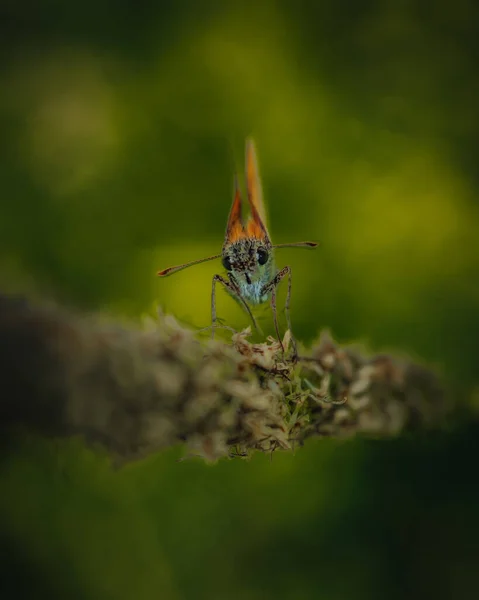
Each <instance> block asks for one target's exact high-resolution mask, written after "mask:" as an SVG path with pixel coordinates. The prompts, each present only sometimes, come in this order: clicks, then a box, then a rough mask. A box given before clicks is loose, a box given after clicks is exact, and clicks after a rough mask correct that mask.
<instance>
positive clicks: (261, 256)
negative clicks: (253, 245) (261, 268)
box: [258, 248, 269, 265]
mask: <svg viewBox="0 0 479 600" xmlns="http://www.w3.org/2000/svg"><path fill="white" fill-rule="evenodd" d="M268 258H269V255H268V251H267V250H266V249H265V248H258V262H259V264H260V265H265V264H266V263H267V262H268Z"/></svg>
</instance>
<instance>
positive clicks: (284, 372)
mask: <svg viewBox="0 0 479 600" xmlns="http://www.w3.org/2000/svg"><path fill="white" fill-rule="evenodd" d="M247 338H248V332H247V331H245V332H242V333H237V334H234V335H233V338H232V344H226V343H222V342H208V343H200V342H199V341H198V340H197V339H196V338H195V334H194V332H193V331H191V330H189V329H187V328H184V327H181V326H180V325H178V324H177V323H176V321H175V320H174V319H173V318H172V317H161V318H160V319H159V321H158V322H153V320H152V321H151V322H150V323H149V324H146V325H144V326H143V327H142V328H141V329H138V328H135V327H130V326H127V325H124V324H120V323H115V322H111V321H105V320H104V319H102V318H101V317H100V316H84V315H77V314H74V313H73V312H70V311H67V310H65V309H62V308H60V307H58V306H54V305H38V304H31V303H29V302H27V301H26V300H24V299H19V298H13V297H8V296H1V297H0V377H1V381H2V397H1V401H0V418H1V423H2V426H3V428H4V430H5V429H11V428H12V427H15V426H20V427H24V428H28V429H32V430H35V431H38V432H40V433H41V434H43V435H52V436H69V435H78V434H80V435H82V436H83V437H84V439H85V440H86V441H87V443H90V444H100V445H102V446H103V447H105V448H106V449H107V450H108V451H109V452H111V453H112V454H113V455H115V456H116V457H120V458H121V459H122V460H123V461H128V460H132V459H135V458H138V457H141V456H144V455H146V454H150V453H153V452H155V451H157V450H158V449H160V448H165V447H167V446H170V445H173V444H175V443H177V442H179V441H182V442H186V444H187V445H188V447H189V449H190V451H191V453H193V454H200V455H202V456H204V457H206V458H207V459H210V460H214V459H216V458H218V457H221V456H228V455H232V454H233V453H235V454H237V455H240V456H243V455H247V454H248V451H250V450H253V449H257V450H262V451H273V450H274V449H276V448H283V449H288V448H291V446H292V444H293V443H294V442H298V443H300V444H301V443H302V442H303V441H304V440H305V439H306V438H308V437H310V436H313V435H320V436H325V435H328V436H331V435H333V436H345V435H352V434H357V433H364V434H373V435H375V436H391V435H397V434H398V433H400V432H402V431H404V430H406V429H411V428H425V427H430V426H440V425H441V424H442V423H443V422H444V419H445V416H446V414H447V409H448V407H447V405H446V402H445V399H444V394H443V392H442V390H441V388H440V386H439V384H438V381H437V379H436V377H435V376H434V374H433V373H432V372H430V371H428V370H427V369H424V368H422V367H420V366H418V365H414V364H411V363H408V362H400V361H397V360H395V359H393V358H392V357H391V356H377V357H373V358H368V357H367V356H365V354H364V353H363V352H362V351H360V350H355V349H352V348H339V347H338V346H337V345H336V344H335V343H334V342H333V341H332V339H331V338H330V337H329V336H328V335H327V334H326V333H325V334H322V335H321V337H320V339H319V341H318V342H317V343H316V344H314V345H313V347H312V348H311V351H310V352H309V353H307V356H305V357H304V358H301V359H300V360H299V361H298V362H294V361H292V360H290V359H289V358H288V355H287V354H286V356H284V355H283V352H282V349H281V346H280V344H279V342H278V341H275V340H273V339H271V338H269V339H268V340H266V341H265V342H264V343H262V344H251V343H250V342H249V341H248V339H247ZM283 345H284V346H285V348H288V346H289V336H288V335H287V336H285V339H284V340H283Z"/></svg>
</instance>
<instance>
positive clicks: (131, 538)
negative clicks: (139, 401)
mask: <svg viewBox="0 0 479 600" xmlns="http://www.w3.org/2000/svg"><path fill="white" fill-rule="evenodd" d="M1 16H2V18H1V20H0V22H1V30H0V45H1V46H0V47H1V66H2V70H1V75H0V84H1V96H0V120H1V132H2V133H1V143H0V152H1V156H0V180H1V183H2V192H1V199H0V281H1V285H2V287H3V289H4V290H9V291H23V292H27V293H28V294H30V295H32V296H45V295H46V296H49V297H54V298H56V299H58V300H60V301H62V302H64V303H66V304H68V305H71V306H75V307H81V308H83V309H85V310H100V311H104V312H108V313H110V314H113V315H114V316H116V317H117V318H118V319H125V320H126V319H129V320H131V319H133V320H137V319H139V318H140V317H141V316H142V315H143V314H144V313H153V312H154V311H155V310H156V307H157V306H158V305H161V307H162V308H163V310H166V311H168V312H172V313H173V314H175V315H176V316H177V317H178V318H179V319H181V320H182V321H184V322H186V323H190V324H192V325H194V326H195V327H203V326H206V325H208V324H209V319H210V293H211V277H212V275H213V274H214V273H217V272H221V265H220V263H219V261H216V262H212V263H206V264H204V265H199V266H197V267H194V268H192V269H191V270H187V271H183V272H181V273H178V274H177V275H175V276H174V277H171V278H167V279H162V280H159V279H158V278H157V277H156V276H155V273H156V271H157V270H158V269H160V268H165V267H167V266H171V265H174V264H177V263H181V262H184V261H187V260H193V259H195V258H201V257H203V256H207V255H208V254H215V253H217V252H219V251H220V249H221V245H222V242H223V236H224V228H225V224H226V218H227V214H228V211H229V207H230V202H231V199H232V183H233V173H234V172H235V171H239V172H240V174H241V173H242V169H243V153H244V140H245V137H246V136H248V135H252V136H254V138H255V140H256V143H257V148H258V153H259V162H260V168H261V173H262V178H263V188H264V194H265V198H266V201H267V205H268V212H269V218H270V230H271V234H272V237H273V241H274V242H275V243H282V242H288V241H298V240H304V239H314V240H319V241H321V246H320V248H318V249H317V250H316V251H314V252H308V251H303V250H281V251H278V256H277V262H278V266H280V267H281V266H284V265H286V264H289V265H291V267H292V269H293V299H292V321H293V327H294V330H295V333H296V336H297V337H298V338H299V339H300V340H302V341H304V342H305V343H310V342H311V341H312V340H313V339H315V338H316V336H317V334H318V332H319V330H320V329H322V328H324V327H328V328H330V329H331V331H332V333H333V335H334V336H335V337H336V338H337V339H338V340H339V341H340V342H341V343H344V342H349V341H353V340H354V341H357V340H361V341H363V342H365V343H366V344H367V345H368V346H369V347H370V348H371V349H372V350H374V351H384V350H386V351H388V350H395V351H396V352H397V353H399V354H400V355H409V356H412V357H413V358H414V359H417V360H420V361H424V362H427V363H429V364H432V365H434V366H435V367H436V368H437V369H438V370H440V371H441V372H442V373H443V375H444V377H445V379H446V380H447V381H448V383H449V385H450V386H451V388H452V389H453V390H454V395H455V396H456V398H458V399H461V400H469V399H470V398H473V397H477V396H476V395H477V390H478V387H477V384H478V380H479V376H478V367H477V365H478V360H477V345H478V344H477V340H478V339H479V312H478V308H479V240H478V235H477V232H478V231H479V207H478V202H477V194H478V189H479V178H478V169H477V156H478V155H479V131H478V130H479V114H478V113H479V110H478V106H479V78H478V75H477V64H478V60H479V42H478V40H479V33H478V32H479V27H478V25H479V9H478V8H477V7H476V3H474V2H473V1H472V0H456V1H455V2H454V3H450V2H445V1H443V0H442V1H440V2H435V3H427V2H398V1H392V0H391V1H390V2H365V3H362V4H359V3H352V2H346V1H344V0H342V1H339V2H338V1H336V2H333V1H332V0H323V1H320V2H312V1H310V2H307V1H304V0H301V1H300V0H298V1H297V2H295V3H292V2H289V3H287V2H284V1H283V2H272V1H270V0H267V1H265V2H261V3H254V2H244V3H230V2H224V3H212V2H196V1H193V0H190V1H187V2H158V3H156V4H153V3H144V2H136V3H127V2H125V1H123V2H118V1H117V2H113V1H111V2H96V3H93V2H91V1H89V0H86V1H85V2H83V3H81V4H80V3H76V4H70V3H63V2H58V1H55V0H49V1H46V2H43V3H42V6H41V7H40V5H39V4H37V3H14V2H13V1H12V2H4V3H3V6H2V9H1ZM283 293H284V291H283ZM218 310H219V315H220V316H221V317H222V318H224V319H225V320H226V322H227V323H229V324H231V325H233V326H235V327H237V328H240V327H243V326H246V325H247V321H245V317H244V315H243V314H242V312H241V311H240V309H239V308H238V307H237V306H236V305H235V303H234V302H232V301H231V299H229V298H228V297H227V296H226V295H225V294H223V293H221V294H219V299H218ZM261 323H262V325H263V326H264V328H265V329H266V330H267V331H268V333H270V332H272V327H271V315H270V313H269V312H268V311H264V314H262V321H261ZM283 326H284V322H283ZM476 439H477V431H476V430H475V428H474V427H472V426H471V427H470V428H468V429H464V428H462V429H455V430H454V431H451V432H450V433H449V434H448V435H446V434H444V435H428V436H426V437H423V438H421V439H417V438H416V439H410V438H405V439H402V440H396V441H389V442H378V441H369V442H367V441H352V442H342V443H339V442H335V441H332V440H329V441H325V440H315V441H311V442H309V443H308V444H307V445H306V447H305V448H303V449H301V450H299V451H297V452H296V453H295V454H294V455H293V454H279V453H276V454H275V456H274V459H273V461H272V462H270V460H269V458H268V457H265V456H260V455H258V456H255V457H253V459H252V460H251V461H249V462H243V461H240V460H238V461H221V462H220V463H219V464H218V465H215V466H206V465H204V464H203V463H202V462H201V461H196V460H192V461H186V462H180V463H178V462H176V459H177V458H178V457H179V456H181V454H182V450H181V448H176V449H172V450H171V451H168V452H164V453H162V454H161V455H158V456H155V457H151V458H150V459H149V460H146V461H143V462H142V463H140V464H137V465H131V466H129V467H127V468H125V469H122V470H120V471H114V470H112V469H111V467H110V465H109V463H108V460H107V459H106V458H105V457H102V456H99V455H95V454H93V453H91V452H89V451H87V450H85V449H83V448H82V446H81V444H80V443H79V442H62V443H57V442H45V441H41V440H37V439H31V440H24V441H22V442H20V441H19V442H18V447H17V448H16V452H15V453H14V455H12V456H9V457H5V458H4V460H3V461H2V463H1V466H0V481H1V493H0V524H1V531H2V534H3V543H2V549H3V550H4V555H5V558H4V559H3V571H4V572H3V574H2V578H1V579H2V583H1V584H0V585H2V586H4V587H5V589H7V588H8V590H9V591H8V594H10V595H12V597H22V595H24V596H26V597H29V594H32V593H35V596H36V597H48V598H57V597H58V598H82V599H83V598H85V599H90V598H112V599H113V598H115V599H116V598H119V599H120V598H121V599H123V598H125V599H126V598H139V599H140V598H141V599H143V598H145V599H146V598H148V599H149V598H165V599H169V598H171V599H182V598H205V599H224V598H232V599H243V598H252V599H254V600H256V599H263V598H266V599H267V598H294V599H296V598H298V599H303V598H328V599H329V600H333V599H336V598H337V599H343V598H368V599H369V598H376V597H377V598H385V597H387V598H396V597H397V598H403V597H406V596H407V597H416V596H417V597H421V598H424V597H430V596H432V595H434V596H435V597H436V598H442V597H444V598H449V597H451V598H459V597H470V596H469V594H470V593H472V592H471V590H473V589H474V588H476V589H477V585H478V583H479V576H478V575H477V573H476V570H477V564H478V559H479V549H478V543H477V541H476V538H477V537H478V536H477V533H478V525H479V523H478V520H479V517H478V516H477V509H476V507H477V502H478V500H479V487H478V483H477V458H478V456H479V452H478V447H477V442H476V441H475V440H476ZM0 589H1V588H0ZM5 597H9V596H8V595H6V596H5Z"/></svg>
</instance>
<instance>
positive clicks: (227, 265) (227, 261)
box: [221, 256, 233, 271]
mask: <svg viewBox="0 0 479 600" xmlns="http://www.w3.org/2000/svg"><path fill="white" fill-rule="evenodd" d="M221 262H222V263H223V267H224V268H225V269H226V270H227V271H231V269H232V268H233V267H232V265H231V260H230V257H229V256H223V258H222V260H221Z"/></svg>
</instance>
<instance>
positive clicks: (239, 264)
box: [158, 139, 318, 350]
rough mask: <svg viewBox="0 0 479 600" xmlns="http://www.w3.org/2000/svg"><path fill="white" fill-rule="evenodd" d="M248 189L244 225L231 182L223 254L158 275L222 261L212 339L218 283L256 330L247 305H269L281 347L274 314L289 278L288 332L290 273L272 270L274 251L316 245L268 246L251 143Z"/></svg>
mask: <svg viewBox="0 0 479 600" xmlns="http://www.w3.org/2000/svg"><path fill="white" fill-rule="evenodd" d="M246 187H247V191H248V204H249V209H250V215H249V218H248V220H247V221H246V222H245V221H244V220H243V217H242V199H241V192H240V189H239V186H238V179H237V177H235V182H234V196H233V203H232V205H231V210H230V214H229V217H228V222H227V225H226V234H225V239H224V243H223V248H222V251H221V253H220V254H215V255H214V256H208V257H207V258H201V259H199V260H194V261H191V262H188V263H185V264H183V265H178V266H175V267H169V268H168V269H164V270H163V271H159V272H158V276H159V277H166V276H167V275H172V274H173V273H177V272H178V271H181V270H182V269H186V268H187V267H191V266H192V265H197V264H199V263H203V262H206V261H209V260H214V259H216V258H221V262H222V264H223V267H224V268H225V269H226V275H227V279H226V278H225V277H223V276H222V275H214V276H213V286H212V291H211V322H212V323H211V327H212V337H214V333H215V325H216V323H217V315H216V284H217V283H220V284H221V285H222V286H223V287H224V288H225V289H226V290H227V291H228V292H229V294H230V295H231V296H232V297H233V298H234V299H235V300H237V301H238V302H239V304H240V305H241V306H242V307H243V309H244V310H245V311H246V312H247V313H248V315H249V317H250V318H251V320H252V322H253V325H254V327H255V329H258V324H257V322H256V319H255V317H254V315H253V313H252V312H251V309H250V306H249V304H252V305H257V304H262V303H264V302H267V301H268V300H269V301H270V303H271V309H272V312H273V319H274V327H275V330H276V335H277V337H278V340H279V341H280V344H281V346H282V342H281V337H280V335H279V325H278V316H277V310H276V288H277V286H278V284H279V283H280V281H281V280H282V279H284V278H285V277H287V278H288V291H287V296H286V303H285V314H286V321H287V325H288V329H289V330H290V332H291V321H290V313H289V308H290V301H291V268H290V267H288V266H286V267H284V268H282V269H281V270H278V269H277V268H276V266H275V262H274V250H275V249H276V248H294V247H295V248H315V247H316V246H317V245H318V244H317V243H316V242H295V243H289V244H276V245H273V244H272V243H271V237H270V235H269V233H268V229H267V227H266V212H265V207H264V203H263V193H262V188H261V180H260V177H259V172H258V161H257V157H256V148H255V144H254V142H253V140H251V139H250V140H247V141H246ZM248 303H249V304H248ZM293 348H294V350H295V349H296V346H295V343H294V338H293Z"/></svg>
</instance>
